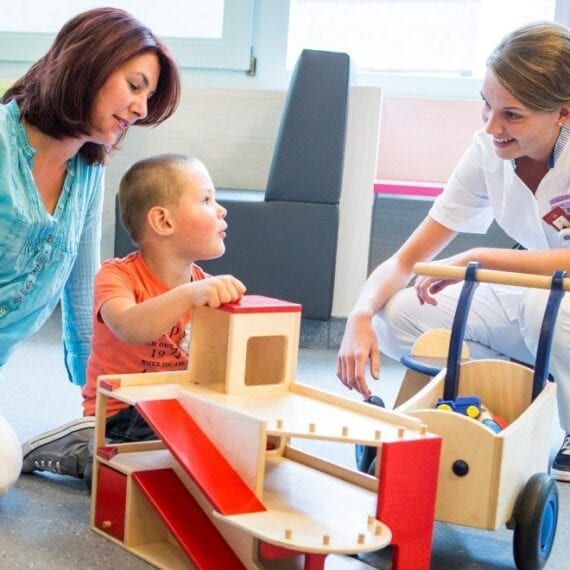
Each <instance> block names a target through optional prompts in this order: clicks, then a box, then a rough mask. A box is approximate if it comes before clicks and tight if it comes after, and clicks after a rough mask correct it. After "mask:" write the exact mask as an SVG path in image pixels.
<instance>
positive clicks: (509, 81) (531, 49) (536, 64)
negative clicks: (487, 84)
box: [487, 22, 570, 111]
mask: <svg viewBox="0 0 570 570" xmlns="http://www.w3.org/2000/svg"><path fill="white" fill-rule="evenodd" d="M487 66H488V67H489V69H491V71H492V72H493V73H494V75H495V77H496V78H497V79H498V80H499V82H500V83H501V85H502V86H503V87H504V88H505V89H506V90H507V91H508V92H509V93H510V94H511V95H512V96H513V97H515V98H516V99H518V100H519V101H520V102H521V103H524V104H525V105H526V106H527V107H530V108H531V109H535V110H537V111H556V110H557V109H559V108H560V107H563V106H565V105H567V104H568V102H569V101H570V31H569V30H568V28H566V27H565V26H562V25H560V24H555V23H553V22H537V23H533V24H528V25H526V26H523V27H521V28H519V29H518V30H515V31H514V32H512V33H510V34H509V35H507V36H506V37H505V38H503V40H502V41H501V42H500V43H499V45H498V46H497V47H496V48H495V49H494V50H493V53H492V54H491V55H490V57H489V59H488V60H487Z"/></svg>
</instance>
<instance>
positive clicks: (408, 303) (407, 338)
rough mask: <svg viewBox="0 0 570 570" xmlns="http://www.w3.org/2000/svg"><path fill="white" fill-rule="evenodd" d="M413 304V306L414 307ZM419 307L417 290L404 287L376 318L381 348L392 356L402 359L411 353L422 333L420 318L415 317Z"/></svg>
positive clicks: (375, 323)
mask: <svg viewBox="0 0 570 570" xmlns="http://www.w3.org/2000/svg"><path fill="white" fill-rule="evenodd" d="M412 305H413V307H412ZM418 307H419V304H418V301H417V298H416V295H415V292H414V291H413V290H410V289H404V290H403V291H400V292H399V293H398V294H396V295H394V297H392V299H390V301H388V303H386V305H385V306H384V307H383V308H382V310H380V311H379V312H378V313H377V314H376V316H375V318H374V326H375V329H376V334H377V335H378V341H379V343H380V350H381V351H382V352H383V353H384V354H386V355H388V356H390V357H391V358H395V359H400V358H401V357H402V356H403V355H404V354H409V352H410V351H411V349H412V346H413V344H414V342H415V341H416V339H417V338H418V337H419V336H420V335H421V334H422V332H423V331H422V329H421V327H419V326H418V324H419V320H418V319H417V318H413V316H412V315H413V314H417V309H418Z"/></svg>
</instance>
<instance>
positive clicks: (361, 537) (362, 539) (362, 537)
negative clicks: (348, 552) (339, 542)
mask: <svg viewBox="0 0 570 570" xmlns="http://www.w3.org/2000/svg"><path fill="white" fill-rule="evenodd" d="M365 541H366V536H365V535H364V534H363V533H359V535H358V539H357V541H356V542H358V544H364V543H365Z"/></svg>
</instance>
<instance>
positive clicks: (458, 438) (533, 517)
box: [396, 263, 570, 569]
mask: <svg viewBox="0 0 570 570" xmlns="http://www.w3.org/2000/svg"><path fill="white" fill-rule="evenodd" d="M415 270H416V273H418V274H420V275H433V276H438V277H442V278H450V279H454V280H457V281H460V280H462V279H465V284H464V286H463V290H462V293H461V296H460V299H459V302H458V308H457V311H456V315H455V319H454V323H453V327H452V331H451V335H450V337H449V336H448V337H447V339H448V341H449V342H448V343H445V342H444V343H443V345H446V344H447V346H446V350H447V348H448V351H447V352H448V357H447V365H446V366H445V367H444V368H443V369H441V370H440V372H439V373H437V374H436V375H435V376H434V377H433V378H432V379H430V378H429V374H430V372H429V371H430V367H434V366H437V357H439V356H441V350H442V339H445V336H444V335H442V334H441V331H436V332H435V333H426V335H424V336H425V338H422V339H421V341H420V342H419V343H418V344H417V346H416V349H417V351H416V352H414V354H413V355H412V357H411V358H409V359H407V365H408V366H410V369H411V370H412V374H411V376H410V377H408V379H407V380H408V381H409V384H408V386H403V392H404V393H405V397H404V398H403V397H399V398H398V401H397V405H396V410H397V411H398V412H400V413H405V414H408V415H410V416H413V417H416V418H418V419H420V420H421V421H422V422H424V423H425V424H426V425H427V426H428V429H429V431H430V432H433V433H436V434H439V435H441V436H442V439H443V445H442V454H441V460H440V469H439V480H438V491H437V503H436V520H439V521H444V522H449V523H455V524H460V525H466V526H470V527H475V528H481V529H490V530H495V529H497V528H499V527H501V526H502V525H504V524H506V525H507V527H508V528H513V529H514V538H513V550H514V558H515V563H516V565H517V567H518V568H524V569H527V568H528V569H536V568H541V567H542V566H543V565H544V564H545V563H546V560H547V558H548V556H549V554H550V551H551V548H552V543H553V541H554V536H555V533H556V522H557V517H558V494H557V488H556V484H555V482H554V480H553V479H552V478H551V477H550V476H548V475H547V474H546V473H545V471H547V469H548V461H549V450H550V435H551V426H552V419H553V411H554V404H555V390H556V387H555V384H554V383H553V382H548V381H547V377H548V361H549V355H550V346H551V342H552V335H553V331H554V324H555V321H556V316H557V312H558V307H559V305H560V301H561V299H562V297H563V295H564V289H566V290H569V289H570V283H569V280H565V279H564V278H563V277H564V273H563V272H557V273H555V275H554V277H553V278H552V279H551V278H549V277H543V276H535V275H525V274H515V273H507V272H500V271H490V270H478V267H477V264H475V263H474V264H470V266H469V267H468V268H467V270H465V269H464V268H458V267H445V266H438V265H434V264H417V265H416V267H415ZM477 282H492V283H502V284H508V285H518V286H527V287H536V288H546V289H551V292H550V297H549V300H548V303H547V307H546V311H545V316H544V320H543V325H542V332H541V335H540V340H539V346H538V351H537V356H536V361H535V368H534V371H533V370H532V369H531V368H529V367H527V366H523V365H521V364H518V363H515V362H509V361H504V360H494V359H493V360H492V359H486V360H468V359H467V356H468V355H467V353H466V352H465V351H464V343H463V336H464V330H465V324H466V320H467V313H468V311H469V306H470V303H471V298H472V295H473V292H474V290H475V287H476V285H477ZM432 340H433V346H432V348H433V350H432V351H431V352H430V343H431V341H432ZM462 349H463V352H462ZM420 355H421V357H420ZM422 358H423V360H422ZM414 359H416V360H415V362H414ZM422 367H424V368H423V369H422ZM418 372H419V373H420V376H421V375H422V374H421V373H422V372H423V374H424V375H425V374H427V376H424V378H427V379H428V380H429V381H428V382H427V385H425V386H423V387H421V383H418V378H417V375H418ZM410 384H411V385H412V387H411V388H410ZM418 387H419V389H418ZM415 390H417V392H416V393H413V392H414V391H415ZM463 395H464V396H468V395H476V396H478V397H479V398H480V399H481V402H482V403H484V404H485V405H486V406H488V408H489V409H490V410H492V412H493V413H494V414H496V415H498V416H501V417H502V418H504V420H505V421H506V423H507V427H506V428H505V429H503V430H502V431H500V432H499V433H496V432H494V431H492V430H491V429H489V428H488V427H486V426H485V425H483V423H480V422H478V421H476V420H474V419H472V418H470V417H467V416H466V415H461V414H458V413H454V412H442V411H439V410H436V409H435V406H436V403H437V401H438V399H439V398H443V399H444V400H446V401H448V400H454V399H455V398H456V397H457V396H463ZM406 398H407V399H406ZM402 400H405V401H402Z"/></svg>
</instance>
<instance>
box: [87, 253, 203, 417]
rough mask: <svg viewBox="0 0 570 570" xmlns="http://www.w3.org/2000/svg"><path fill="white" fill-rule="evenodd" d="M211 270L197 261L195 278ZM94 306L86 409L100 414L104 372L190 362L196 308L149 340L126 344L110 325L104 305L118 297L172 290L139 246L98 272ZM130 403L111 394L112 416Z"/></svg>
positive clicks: (109, 407) (140, 297)
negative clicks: (100, 381) (99, 385)
mask: <svg viewBox="0 0 570 570" xmlns="http://www.w3.org/2000/svg"><path fill="white" fill-rule="evenodd" d="M206 277H207V275H206V274H205V273H204V271H202V269H201V268H200V267H198V266H197V265H194V266H193V267H192V281H197V280H198V279H204V278H206ZM94 289H95V290H94V306H93V338H92V340H91V354H90V356H89V361H88V363H87V382H86V384H85V386H84V387H83V390H82V394H83V414H84V415H86V416H93V415H95V397H96V392H97V377H98V376H99V375H100V374H126V373H127V374H128V373H132V372H164V371H167V370H185V369H186V368H187V367H188V342H189V333H190V320H191V317H192V316H191V314H190V313H186V314H185V315H183V316H182V317H180V319H179V321H178V322H177V323H175V324H174V325H173V326H172V327H171V328H170V330H168V331H166V332H165V333H164V334H163V335H162V336H161V337H160V338H157V339H156V340H154V341H152V342H148V343H146V344H127V343H125V342H122V341H121V340H119V339H118V338H117V337H116V336H115V335H114V334H113V333H112V332H111V331H110V330H109V329H108V328H107V326H106V325H105V323H104V322H103V321H102V319H101V316H100V313H99V312H100V310H101V307H102V305H103V303H105V302H106V301H108V300H109V299H113V298H114V297H131V298H132V299H133V300H134V301H135V303H142V302H143V301H146V300H147V299H151V298H153V297H157V296H158V295H161V294H162V293H165V292H166V291H168V287H166V285H164V284H163V283H161V282H160V281H159V280H158V279H157V278H156V277H155V276H154V275H153V274H152V272H151V271H150V269H149V268H148V267H147V265H146V264H145V262H144V260H143V258H142V256H141V254H140V252H138V251H137V252H134V253H131V254H129V255H127V256H126V257H124V258H122V259H118V258H117V259H110V260H109V261H106V262H105V263H104V264H103V265H102V267H101V269H100V270H99V272H98V273H97V275H96V276H95V287H94ZM126 407H128V406H127V404H124V403H123V402H119V401H117V400H114V399H110V400H109V402H108V404H107V416H112V415H114V414H116V413H117V412H118V411H120V410H122V409H123V408H126Z"/></svg>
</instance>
